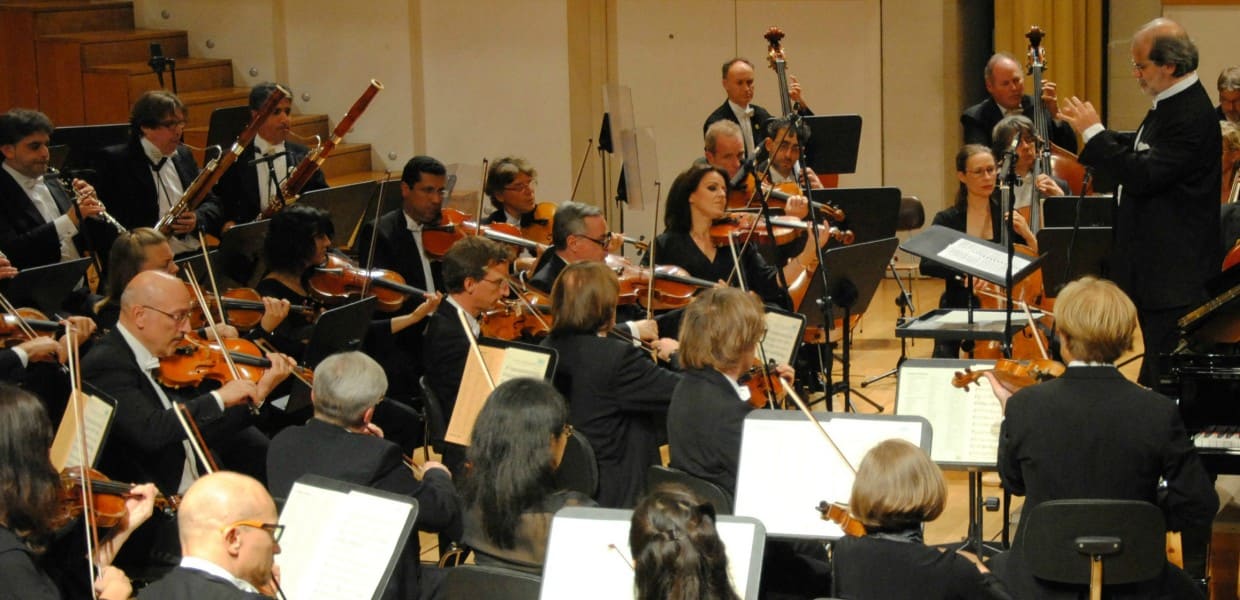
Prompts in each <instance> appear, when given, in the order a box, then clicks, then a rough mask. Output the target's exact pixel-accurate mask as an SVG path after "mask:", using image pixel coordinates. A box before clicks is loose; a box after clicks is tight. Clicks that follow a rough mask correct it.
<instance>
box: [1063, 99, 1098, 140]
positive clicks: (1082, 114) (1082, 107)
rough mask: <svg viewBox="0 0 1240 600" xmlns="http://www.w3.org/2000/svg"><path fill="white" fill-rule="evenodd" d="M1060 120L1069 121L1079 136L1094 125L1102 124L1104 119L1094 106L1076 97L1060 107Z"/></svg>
mask: <svg viewBox="0 0 1240 600" xmlns="http://www.w3.org/2000/svg"><path fill="white" fill-rule="evenodd" d="M1059 118H1060V119H1062V120H1064V121H1067V122H1068V124H1069V125H1071V126H1072V130H1073V131H1075V132H1076V133H1077V134H1078V135H1079V134H1083V133H1085V130H1086V129H1089V128H1090V127H1092V126H1094V125H1101V124H1102V117H1099V116H1098V111H1097V110H1096V109H1095V108H1094V105H1093V104H1090V103H1089V102H1083V101H1081V99H1080V98H1077V97H1076V96H1073V97H1071V98H1068V99H1067V100H1064V101H1063V105H1062V106H1060V107H1059Z"/></svg>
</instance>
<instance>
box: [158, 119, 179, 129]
mask: <svg viewBox="0 0 1240 600" xmlns="http://www.w3.org/2000/svg"><path fill="white" fill-rule="evenodd" d="M159 126H160V127H167V128H168V129H176V128H177V127H185V119H168V120H167V121H160V122H159Z"/></svg>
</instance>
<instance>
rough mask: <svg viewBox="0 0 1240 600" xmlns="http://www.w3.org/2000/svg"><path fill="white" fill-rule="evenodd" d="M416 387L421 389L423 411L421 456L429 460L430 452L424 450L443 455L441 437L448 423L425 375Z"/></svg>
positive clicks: (441, 405)
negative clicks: (431, 450) (423, 444)
mask: <svg viewBox="0 0 1240 600" xmlns="http://www.w3.org/2000/svg"><path fill="white" fill-rule="evenodd" d="M418 385H419V386H421V387H422V404H423V407H424V409H425V414H424V415H423V416H424V418H423V419H422V423H423V428H422V429H423V430H422V434H423V435H422V439H423V440H425V441H426V446H425V447H424V448H423V450H422V456H423V457H424V458H426V459H427V460H430V452H429V450H427V449H426V448H431V449H434V450H435V452H438V453H439V454H440V455H442V454H443V448H444V446H443V444H444V442H443V437H444V436H445V435H447V433H448V422H447V417H445V416H444V414H443V404H440V402H439V396H437V395H435V390H433V389H431V386H430V384H429V383H427V381H426V376H425V375H423V376H422V377H420V378H419V379H418Z"/></svg>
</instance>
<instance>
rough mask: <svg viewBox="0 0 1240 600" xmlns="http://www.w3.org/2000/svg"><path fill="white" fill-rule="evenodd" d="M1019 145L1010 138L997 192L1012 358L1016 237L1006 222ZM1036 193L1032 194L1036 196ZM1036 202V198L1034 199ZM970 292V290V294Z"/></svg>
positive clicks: (1007, 347) (1006, 352)
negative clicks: (1013, 277)
mask: <svg viewBox="0 0 1240 600" xmlns="http://www.w3.org/2000/svg"><path fill="white" fill-rule="evenodd" d="M1019 144H1020V135H1016V136H1014V137H1013V138H1012V145H1011V147H1009V148H1008V152H1007V160H1006V161H1005V162H1006V164H1004V165H1003V173H1002V179H1003V182H1004V183H1006V184H1007V191H1003V190H1002V189H1001V190H1000V192H999V215H1000V217H999V223H1000V225H1001V226H1000V228H999V231H1000V237H1001V239H1002V240H1003V246H1004V248H1006V249H1007V272H1006V273H1005V274H1004V279H1003V282H1004V285H1005V287H1006V289H1005V291H1004V296H1005V300H1006V304H1005V305H1004V307H1003V311H1004V321H1003V356H1004V357H1006V358H1011V357H1012V335H1011V331H1012V262H1013V259H1014V258H1015V256H1016V236H1015V235H1013V231H1012V225H1011V223H1010V221H1009V220H1008V219H1009V217H1008V215H1009V214H1010V213H1013V212H1014V211H1015V206H1014V205H1015V198H1016V187H1017V186H1019V185H1020V184H1021V181H1020V176H1018V175H1017V174H1016V161H1017V156H1016V147H1017V146H1018V145H1019ZM1036 195H1037V193H1036V192H1035V193H1034V196H1036ZM1034 201H1035V202H1036V198H1035V199H1034ZM971 291H972V290H970V292H971Z"/></svg>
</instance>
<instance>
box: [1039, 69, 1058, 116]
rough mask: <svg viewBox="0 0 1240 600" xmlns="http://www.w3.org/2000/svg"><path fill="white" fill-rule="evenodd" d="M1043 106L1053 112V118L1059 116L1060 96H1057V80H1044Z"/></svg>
mask: <svg viewBox="0 0 1240 600" xmlns="http://www.w3.org/2000/svg"><path fill="white" fill-rule="evenodd" d="M1042 106H1045V107H1046V110H1047V112H1049V113H1051V118H1052V119H1058V118H1059V98H1057V97H1056V96H1055V82H1054V81H1048V80H1045V79H1043V80H1042Z"/></svg>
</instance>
